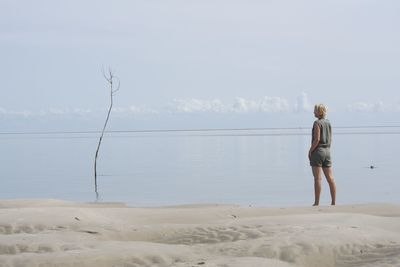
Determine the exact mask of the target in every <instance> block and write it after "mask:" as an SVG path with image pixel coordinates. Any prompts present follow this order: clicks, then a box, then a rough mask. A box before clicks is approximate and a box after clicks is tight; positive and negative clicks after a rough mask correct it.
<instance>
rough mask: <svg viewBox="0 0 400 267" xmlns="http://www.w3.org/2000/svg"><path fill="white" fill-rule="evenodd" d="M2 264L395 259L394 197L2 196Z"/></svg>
mask: <svg viewBox="0 0 400 267" xmlns="http://www.w3.org/2000/svg"><path fill="white" fill-rule="evenodd" d="M0 266H3V267H6V266H7V267H8V266H29V267H35V266H41V267H42V266H88V267H92V266H97V267H102V266H104V267H109V266H130V267H133V266H179V267H180V266H182V267H195V266H196V267H197V266H208V267H209V266H221V267H222V266H246V267H250V266H255V267H256V266H257V267H260V266H276V267H288V266H306V267H313V266H315V267H317V266H318V267H321V266H325V267H329V266H400V205H392V204H365V205H343V206H335V207H330V206H320V207H285V208H263V207H245V206H235V205H217V204H209V205H188V206H177V207H160V208H133V207H127V206H125V205H124V204H119V203H101V204H99V203H73V202H66V201H61V200H2V201H0Z"/></svg>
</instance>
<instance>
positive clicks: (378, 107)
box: [347, 101, 397, 112]
mask: <svg viewBox="0 0 400 267" xmlns="http://www.w3.org/2000/svg"><path fill="white" fill-rule="evenodd" d="M396 109H397V108H396V105H393V104H385V103H383V102H382V101H379V102H376V103H367V102H357V103H353V104H351V105H348V106H347V110H348V111H353V112H354V111H356V112H384V111H396Z"/></svg>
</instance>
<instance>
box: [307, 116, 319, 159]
mask: <svg viewBox="0 0 400 267" xmlns="http://www.w3.org/2000/svg"><path fill="white" fill-rule="evenodd" d="M312 134H313V141H312V143H311V147H310V151H309V152H308V158H311V153H312V152H313V151H314V150H315V149H316V148H317V146H318V144H319V141H320V139H321V133H320V129H319V125H318V124H317V123H316V122H314V126H313V133H312Z"/></svg>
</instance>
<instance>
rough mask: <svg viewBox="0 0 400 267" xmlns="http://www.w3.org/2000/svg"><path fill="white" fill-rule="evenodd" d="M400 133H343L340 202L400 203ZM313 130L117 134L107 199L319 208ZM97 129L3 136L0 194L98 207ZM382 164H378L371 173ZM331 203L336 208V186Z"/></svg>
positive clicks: (102, 163)
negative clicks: (311, 159) (310, 160)
mask: <svg viewBox="0 0 400 267" xmlns="http://www.w3.org/2000/svg"><path fill="white" fill-rule="evenodd" d="M399 130H400V129H399V128H393V127H380V128H365V127H360V128H335V129H334V137H333V138H334V139H333V147H332V156H333V163H334V166H333V171H334V176H335V180H336V183H337V190H338V192H337V203H338V204H350V203H371V202H391V203H400V193H399V189H400V179H399V174H398V171H397V167H398V165H399V163H400V161H399V156H398V153H397V152H398V151H400V132H399ZM310 132H311V130H310V129H248V130H235V129H231V130H213V131H162V132H157V131H156V132H111V133H107V134H106V136H105V137H104V139H103V144H102V147H101V149H100V154H99V159H98V172H99V173H100V176H99V177H98V191H99V193H100V199H99V201H104V202H109V201H117V202H125V203H127V204H129V205H132V206H159V205H177V204H191V203H233V204H241V205H254V206H293V205H310V204H312V202H313V178H312V175H311V169H310V167H309V164H308V159H307V152H308V148H309V144H310ZM98 136H99V134H98V133H47V134H44V133H42V134H2V135H0V148H1V151H2V153H1V155H0V166H1V186H0V198H2V199H7V198H57V199H65V200H71V201H94V200H95V199H96V196H95V193H94V176H93V162H94V154H95V150H96V146H97V142H98ZM371 166H373V168H371ZM321 203H322V204H329V190H328V186H327V183H326V182H324V184H323V191H322V199H321Z"/></svg>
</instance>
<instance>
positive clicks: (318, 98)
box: [0, 0, 400, 120]
mask: <svg viewBox="0 0 400 267" xmlns="http://www.w3.org/2000/svg"><path fill="white" fill-rule="evenodd" d="M399 14H400V2H399V1H397V0H375V1H373V0H332V1H329V0H326V1H320V0H314V1H311V0H310V1H303V0H293V1H285V0H276V1H268V0H265V1H261V0H246V1H245V0H242V1H236V0H226V1H225V0H213V1H211V0H198V1H193V0H181V1H176V0H173V1H168V0H163V1H161V0H142V1H136V0H126V1H122V0H114V1H104V0H96V1H95V0H88V1H81V0H79V1H78V0H65V1H61V0H58V1H57V0H36V1H31V0H19V1H16V0H1V1H0V59H1V64H0V75H1V85H0V99H1V100H0V120H2V119H3V120H4V118H6V117H7V118H8V119H10V118H12V117H18V116H25V117H27V116H28V117H29V115H30V114H35V115H37V116H39V115H40V116H46V115H47V114H52V115H54V114H56V115H57V114H65V113H74V114H75V113H76V114H80V115H82V114H83V115H82V116H85V114H89V113H92V112H98V111H103V109H104V108H106V107H107V104H108V98H107V96H108V91H107V84H106V83H105V80H104V79H103V77H102V73H101V69H102V66H105V67H108V66H110V67H112V68H113V70H114V72H115V74H116V75H117V76H118V77H119V78H120V80H121V90H120V92H119V93H118V95H117V96H116V99H115V105H116V109H115V112H117V113H118V112H119V113H124V112H130V113H135V114H136V113H137V114H143V113H145V114H147V113H149V114H153V113H162V112H167V111H168V112H171V111H172V112H178V113H179V112H181V113H182V112H183V113H185V112H187V113H193V112H204V111H205V112H214V113H223V114H227V113H230V112H251V111H261V112H264V113H279V112H293V111H297V110H298V109H299V105H305V106H304V107H307V105H306V104H307V103H308V104H310V105H311V104H314V103H316V102H318V103H319V102H323V103H326V104H327V105H328V106H329V107H330V110H331V111H342V112H344V111H368V112H381V111H386V112H398V113H397V115H396V116H397V117H398V115H400V72H399V71H400V31H399V29H400V16H399ZM304 107H303V108H304ZM300 109H301V107H300Z"/></svg>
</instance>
